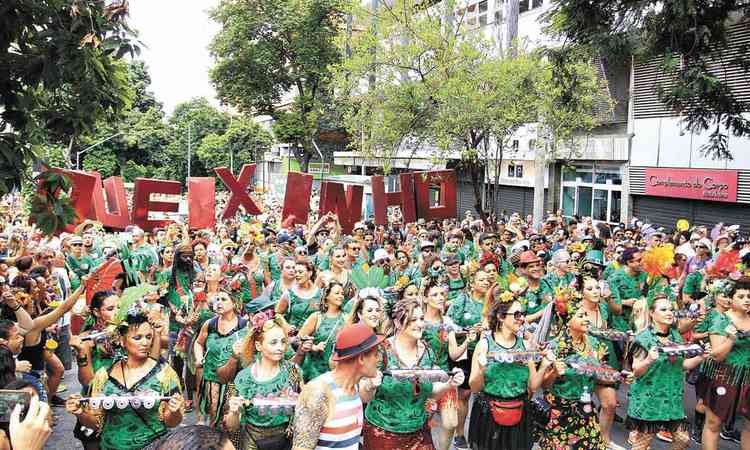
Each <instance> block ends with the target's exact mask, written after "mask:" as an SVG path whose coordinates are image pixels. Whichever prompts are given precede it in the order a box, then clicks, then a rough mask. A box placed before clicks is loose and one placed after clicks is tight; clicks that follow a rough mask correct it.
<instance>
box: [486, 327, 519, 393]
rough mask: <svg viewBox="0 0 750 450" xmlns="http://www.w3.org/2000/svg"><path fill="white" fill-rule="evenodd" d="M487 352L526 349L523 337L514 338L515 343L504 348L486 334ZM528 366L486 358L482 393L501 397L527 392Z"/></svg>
mask: <svg viewBox="0 0 750 450" xmlns="http://www.w3.org/2000/svg"><path fill="white" fill-rule="evenodd" d="M485 339H486V340H487V351H488V353H493V352H503V351H514V352H522V351H525V350H526V347H525V346H524V345H523V339H519V338H516V343H515V344H514V345H513V346H512V347H510V348H505V347H503V346H502V345H500V344H498V343H497V342H495V339H494V337H493V336H491V335H490V336H487V337H486V338H485ZM528 385H529V366H528V365H526V363H505V362H499V361H496V360H494V359H491V358H488V364H487V368H486V369H485V371H484V393H485V394H488V395H491V396H493V397H499V398H503V399H511V398H518V397H520V396H522V395H524V394H526V393H527V392H528Z"/></svg>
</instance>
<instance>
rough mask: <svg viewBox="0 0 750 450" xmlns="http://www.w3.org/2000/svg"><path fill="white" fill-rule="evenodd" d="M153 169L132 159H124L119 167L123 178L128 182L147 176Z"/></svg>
mask: <svg viewBox="0 0 750 450" xmlns="http://www.w3.org/2000/svg"><path fill="white" fill-rule="evenodd" d="M153 171H154V168H153V167H149V166H142V165H140V164H138V163H136V162H134V161H125V163H124V164H123V165H122V168H121V173H122V178H123V180H125V181H126V182H129V183H132V182H133V181H135V179H136V178H148V177H150V176H151V174H152V173H153Z"/></svg>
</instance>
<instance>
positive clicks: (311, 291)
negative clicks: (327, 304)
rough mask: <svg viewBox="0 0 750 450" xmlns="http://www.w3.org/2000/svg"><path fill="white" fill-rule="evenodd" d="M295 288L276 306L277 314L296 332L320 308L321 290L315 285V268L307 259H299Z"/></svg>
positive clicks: (295, 269)
mask: <svg viewBox="0 0 750 450" xmlns="http://www.w3.org/2000/svg"><path fill="white" fill-rule="evenodd" d="M294 273H295V275H294V280H295V283H294V286H292V288H291V289H289V290H288V291H286V292H285V293H284V294H283V295H282V296H281V300H280V301H279V303H278V305H276V313H277V314H283V315H284V318H285V319H286V320H287V322H289V325H291V326H293V327H294V328H295V329H296V330H299V329H300V328H301V327H302V324H304V323H305V320H307V318H308V317H310V315H311V314H312V313H314V312H315V311H317V310H318V308H319V307H320V289H318V287H317V286H315V284H314V283H313V280H314V279H315V266H313V264H312V263H311V262H310V261H309V260H307V259H298V260H297V261H296V264H295V266H294Z"/></svg>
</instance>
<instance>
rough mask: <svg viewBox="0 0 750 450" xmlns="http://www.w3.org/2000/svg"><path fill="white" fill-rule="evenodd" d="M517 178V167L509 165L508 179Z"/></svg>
mask: <svg viewBox="0 0 750 450" xmlns="http://www.w3.org/2000/svg"><path fill="white" fill-rule="evenodd" d="M515 176H516V166H514V165H513V164H508V178H513V177H515Z"/></svg>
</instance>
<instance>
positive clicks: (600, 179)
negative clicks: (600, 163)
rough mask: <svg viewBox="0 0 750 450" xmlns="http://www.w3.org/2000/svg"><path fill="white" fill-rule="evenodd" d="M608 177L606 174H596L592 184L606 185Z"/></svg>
mask: <svg viewBox="0 0 750 450" xmlns="http://www.w3.org/2000/svg"><path fill="white" fill-rule="evenodd" d="M608 175H609V174H608V173H601V172H597V173H596V177H594V180H595V181H594V183H596V184H606V183H607V176H608Z"/></svg>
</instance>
